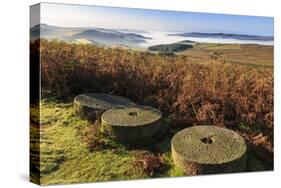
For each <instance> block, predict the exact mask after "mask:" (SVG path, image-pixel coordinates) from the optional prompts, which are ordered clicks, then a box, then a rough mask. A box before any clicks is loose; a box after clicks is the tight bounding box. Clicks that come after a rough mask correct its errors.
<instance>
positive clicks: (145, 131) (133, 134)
mask: <svg viewBox="0 0 281 188" xmlns="http://www.w3.org/2000/svg"><path fill="white" fill-rule="evenodd" d="M161 118H162V114H161V112H160V111H159V110H157V109H155V108H152V107H149V106H141V105H139V106H133V107H119V108H112V109H110V110H108V111H106V112H104V113H103V114H102V116H101V123H102V127H103V129H104V131H105V132H107V133H108V134H110V135H111V136H113V137H114V138H115V139H116V140H117V141H119V142H122V143H128V144H142V143H143V142H146V141H149V140H152V139H153V137H154V136H155V135H156V134H157V132H158V131H159V129H160V125H161Z"/></svg>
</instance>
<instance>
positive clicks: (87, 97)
mask: <svg viewBox="0 0 281 188" xmlns="http://www.w3.org/2000/svg"><path fill="white" fill-rule="evenodd" d="M133 105H135V103H133V102H132V101H131V100H129V99H126V98H124V97H119V96H114V95H109V94H103V93H88V94H81V95H78V96H76V97H75V98H74V109H75V114H76V115H77V116H79V117H80V118H81V119H88V120H91V121H94V120H96V119H97V118H99V117H100V116H101V114H102V113H103V112H104V111H106V110H108V109H110V108H114V107H118V106H133Z"/></svg>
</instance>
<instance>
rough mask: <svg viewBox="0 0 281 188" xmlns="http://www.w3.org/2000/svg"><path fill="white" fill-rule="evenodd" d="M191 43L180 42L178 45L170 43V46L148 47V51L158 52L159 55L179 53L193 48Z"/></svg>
mask: <svg viewBox="0 0 281 188" xmlns="http://www.w3.org/2000/svg"><path fill="white" fill-rule="evenodd" d="M192 44H193V42H192V41H181V42H178V43H172V44H159V45H154V46H149V47H148V50H149V51H158V52H160V53H167V54H170V53H174V52H180V51H184V50H187V49H189V48H193V45H192Z"/></svg>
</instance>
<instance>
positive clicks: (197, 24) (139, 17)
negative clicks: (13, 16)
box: [41, 3, 273, 36]
mask: <svg viewBox="0 0 281 188" xmlns="http://www.w3.org/2000/svg"><path fill="white" fill-rule="evenodd" d="M41 23H45V24H49V25H54V26H64V27H100V28H108V29H110V28H112V29H134V30H147V31H150V30H158V31H183V32H224V33H236V34H252V35H270V36H273V18H271V17H257V16H237V15H225V14H208V13H194V12H178V11H162V10H147V9H131V8H112V7H102V6H92V5H91V6H85V5H68V4H51V3H41Z"/></svg>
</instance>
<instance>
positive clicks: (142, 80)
mask: <svg viewBox="0 0 281 188" xmlns="http://www.w3.org/2000/svg"><path fill="white" fill-rule="evenodd" d="M38 52H40V65H41V76H42V81H41V84H42V99H41V101H39V102H38V103H37V104H34V105H33V106H32V107H31V114H33V116H32V117H31V120H32V121H31V122H32V125H31V156H32V157H31V161H33V162H38V161H40V165H39V164H38V165H37V166H36V168H34V169H31V172H33V173H36V172H40V181H41V183H42V184H57V183H74V182H92V181H105V180H123V179H139V178H154V177H172V176H183V175H188V174H184V173H183V172H182V171H181V170H180V169H178V168H177V167H175V166H174V165H173V162H172V159H171V153H170V139H171V137H172V136H173V135H174V134H175V133H176V132H177V131H179V130H181V129H183V128H185V127H189V126H194V125H215V126H220V127H227V128H230V129H232V130H235V131H236V132H238V133H239V134H240V135H242V136H243V137H244V138H245V139H246V141H247V144H248V146H249V157H248V165H247V171H258V170H272V169H273V48H272V47H271V46H260V45H218V44H196V45H195V46H194V47H193V48H191V49H187V50H185V51H182V52H177V53H175V54H170V55H165V54H157V53H149V52H147V51H145V52H142V51H137V50H130V49H120V48H104V47H97V46H93V45H88V44H69V43H65V42H60V41H47V40H45V39H41V40H40V41H39V40H37V41H34V42H33V43H31V57H33V55H34V54H38ZM31 63H38V62H36V61H35V60H32V59H31ZM88 92H101V93H110V94H115V95H119V96H123V97H127V98H130V99H131V100H133V101H134V102H136V103H137V104H145V105H150V106H153V107H155V108H157V109H159V110H161V111H162V112H163V114H164V117H165V120H166V121H165V122H166V123H167V125H168V132H167V133H166V134H165V135H164V136H163V137H161V138H159V139H157V140H156V141H155V143H153V144H149V145H143V146H139V147H129V146H126V145H121V144H118V143H116V142H115V141H113V140H112V139H111V138H110V137H107V136H106V135H103V134H102V133H100V132H99V131H98V130H99V124H100V123H99V122H95V123H90V122H88V121H85V120H80V119H79V118H77V117H76V116H75V115H74V111H73V105H72V101H73V98H74V96H76V95H78V94H81V93H88ZM37 105H39V106H40V113H41V117H40V120H38V114H37V113H36V107H37ZM39 132H40V139H39V138H38V133H39ZM140 145H141V144H140ZM38 148H40V152H41V156H40V157H39V155H38V151H36V150H38ZM32 178H33V181H38V179H37V177H35V176H32Z"/></svg>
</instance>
